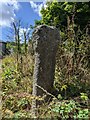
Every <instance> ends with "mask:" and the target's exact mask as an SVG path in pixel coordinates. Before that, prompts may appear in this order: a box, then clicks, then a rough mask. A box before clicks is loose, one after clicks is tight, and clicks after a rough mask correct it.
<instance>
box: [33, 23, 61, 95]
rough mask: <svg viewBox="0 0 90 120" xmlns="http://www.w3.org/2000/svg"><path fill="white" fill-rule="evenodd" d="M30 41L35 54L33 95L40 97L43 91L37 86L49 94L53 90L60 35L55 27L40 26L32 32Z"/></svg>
mask: <svg viewBox="0 0 90 120" xmlns="http://www.w3.org/2000/svg"><path fill="white" fill-rule="evenodd" d="M32 41H33V47H34V52H35V66H34V75H33V95H34V96H42V95H43V93H44V91H43V90H41V89H40V88H39V87H38V86H41V87H42V88H44V89H45V90H46V91H47V92H49V93H51V90H52V88H53V83H54V72H55V56H56V52H57V49H58V44H59V42H60V34H59V31H58V29H56V28H55V27H52V26H51V27H49V26H46V25H40V26H38V27H37V28H36V29H35V30H34V32H33V36H32ZM37 85H38V86H37Z"/></svg>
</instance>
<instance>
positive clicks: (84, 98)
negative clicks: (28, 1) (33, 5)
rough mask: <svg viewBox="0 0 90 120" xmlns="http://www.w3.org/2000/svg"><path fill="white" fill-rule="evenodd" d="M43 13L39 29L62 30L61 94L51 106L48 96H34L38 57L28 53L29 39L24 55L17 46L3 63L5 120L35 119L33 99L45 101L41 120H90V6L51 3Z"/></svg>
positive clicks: (58, 63) (58, 77) (58, 62)
mask: <svg viewBox="0 0 90 120" xmlns="http://www.w3.org/2000/svg"><path fill="white" fill-rule="evenodd" d="M59 12H60V13H59ZM41 13H42V19H41V20H40V21H36V26H37V25H39V24H47V25H54V26H56V27H57V28H58V29H60V35H61V43H60V45H59V49H58V52H57V56H56V69H55V82H54V88H55V89H56V90H57V92H58V95H57V96H55V97H53V98H52V100H51V101H48V103H46V102H45V101H44V97H43V98H40V97H36V98H34V97H33V96H32V80H33V79H32V76H33V65H34V62H33V60H34V56H33V52H32V51H33V49H32V48H31V51H30V52H31V54H30V53H28V52H27V49H28V48H27V45H26V37H25V41H24V42H25V44H24V45H25V46H22V47H21V49H22V53H21V52H18V51H17V46H18V45H17V44H18V43H17V44H16V48H14V49H16V51H15V52H14V53H13V54H12V55H9V56H6V57H5V58H4V59H3V61H2V119H5V118H12V119H14V120H15V119H19V118H23V119H24V118H31V116H32V115H31V104H32V100H33V99H37V100H39V101H42V102H43V105H41V106H38V107H37V111H38V116H37V118H38V119H40V118H49V119H55V120H59V119H65V120H66V119H68V120H70V119H71V120H72V119H90V35H89V33H90V24H89V16H88V14H89V13H90V6H89V3H67V2H65V3H57V2H51V3H50V2H49V3H47V8H45V9H44V8H43V9H42V11H41ZM86 13H88V14H86ZM81 14H82V15H84V18H85V20H83V21H81V20H82V19H83V18H82V16H81ZM59 17H60V18H59ZM83 22H84V24H83ZM82 26H83V27H82ZM83 28H84V29H83ZM24 35H25V33H24ZM17 39H18V38H16V40H17ZM17 41H18V40H17ZM17 41H16V42H17ZM19 45H20V43H19ZM31 46H32V45H31V41H30V47H31ZM18 47H20V46H18ZM16 53H17V54H16ZM16 56H17V57H18V58H17V57H16ZM17 67H18V69H17Z"/></svg>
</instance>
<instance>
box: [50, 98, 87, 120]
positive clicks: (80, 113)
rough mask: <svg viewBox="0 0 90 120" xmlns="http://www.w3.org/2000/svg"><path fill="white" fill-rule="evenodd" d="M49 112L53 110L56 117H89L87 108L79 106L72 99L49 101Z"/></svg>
mask: <svg viewBox="0 0 90 120" xmlns="http://www.w3.org/2000/svg"><path fill="white" fill-rule="evenodd" d="M50 105H51V106H50V107H51V112H54V114H55V116H54V117H56V118H57V119H58V118H60V119H72V118H74V119H81V118H82V119H89V110H88V109H86V108H83V109H82V107H81V105H80V104H79V103H78V102H75V101H74V100H70V101H63V102H51V104H50Z"/></svg>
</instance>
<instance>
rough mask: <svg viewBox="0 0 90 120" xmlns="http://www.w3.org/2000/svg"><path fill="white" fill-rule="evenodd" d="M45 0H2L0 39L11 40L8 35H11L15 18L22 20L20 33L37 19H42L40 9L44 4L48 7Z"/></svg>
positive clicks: (0, 4) (0, 3)
mask: <svg viewBox="0 0 90 120" xmlns="http://www.w3.org/2000/svg"><path fill="white" fill-rule="evenodd" d="M45 1H46V0H44V1H43V2H33V1H30V2H17V1H16V0H14V1H13V2H11V0H4V1H2V0H0V40H2V41H9V40H11V39H10V38H8V37H7V36H10V35H11V31H12V23H13V22H14V21H15V20H21V27H20V33H21V34H22V32H23V30H26V29H28V30H29V26H30V25H34V21H35V20H40V19H41V14H40V10H41V8H42V6H44V7H46V5H45Z"/></svg>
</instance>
